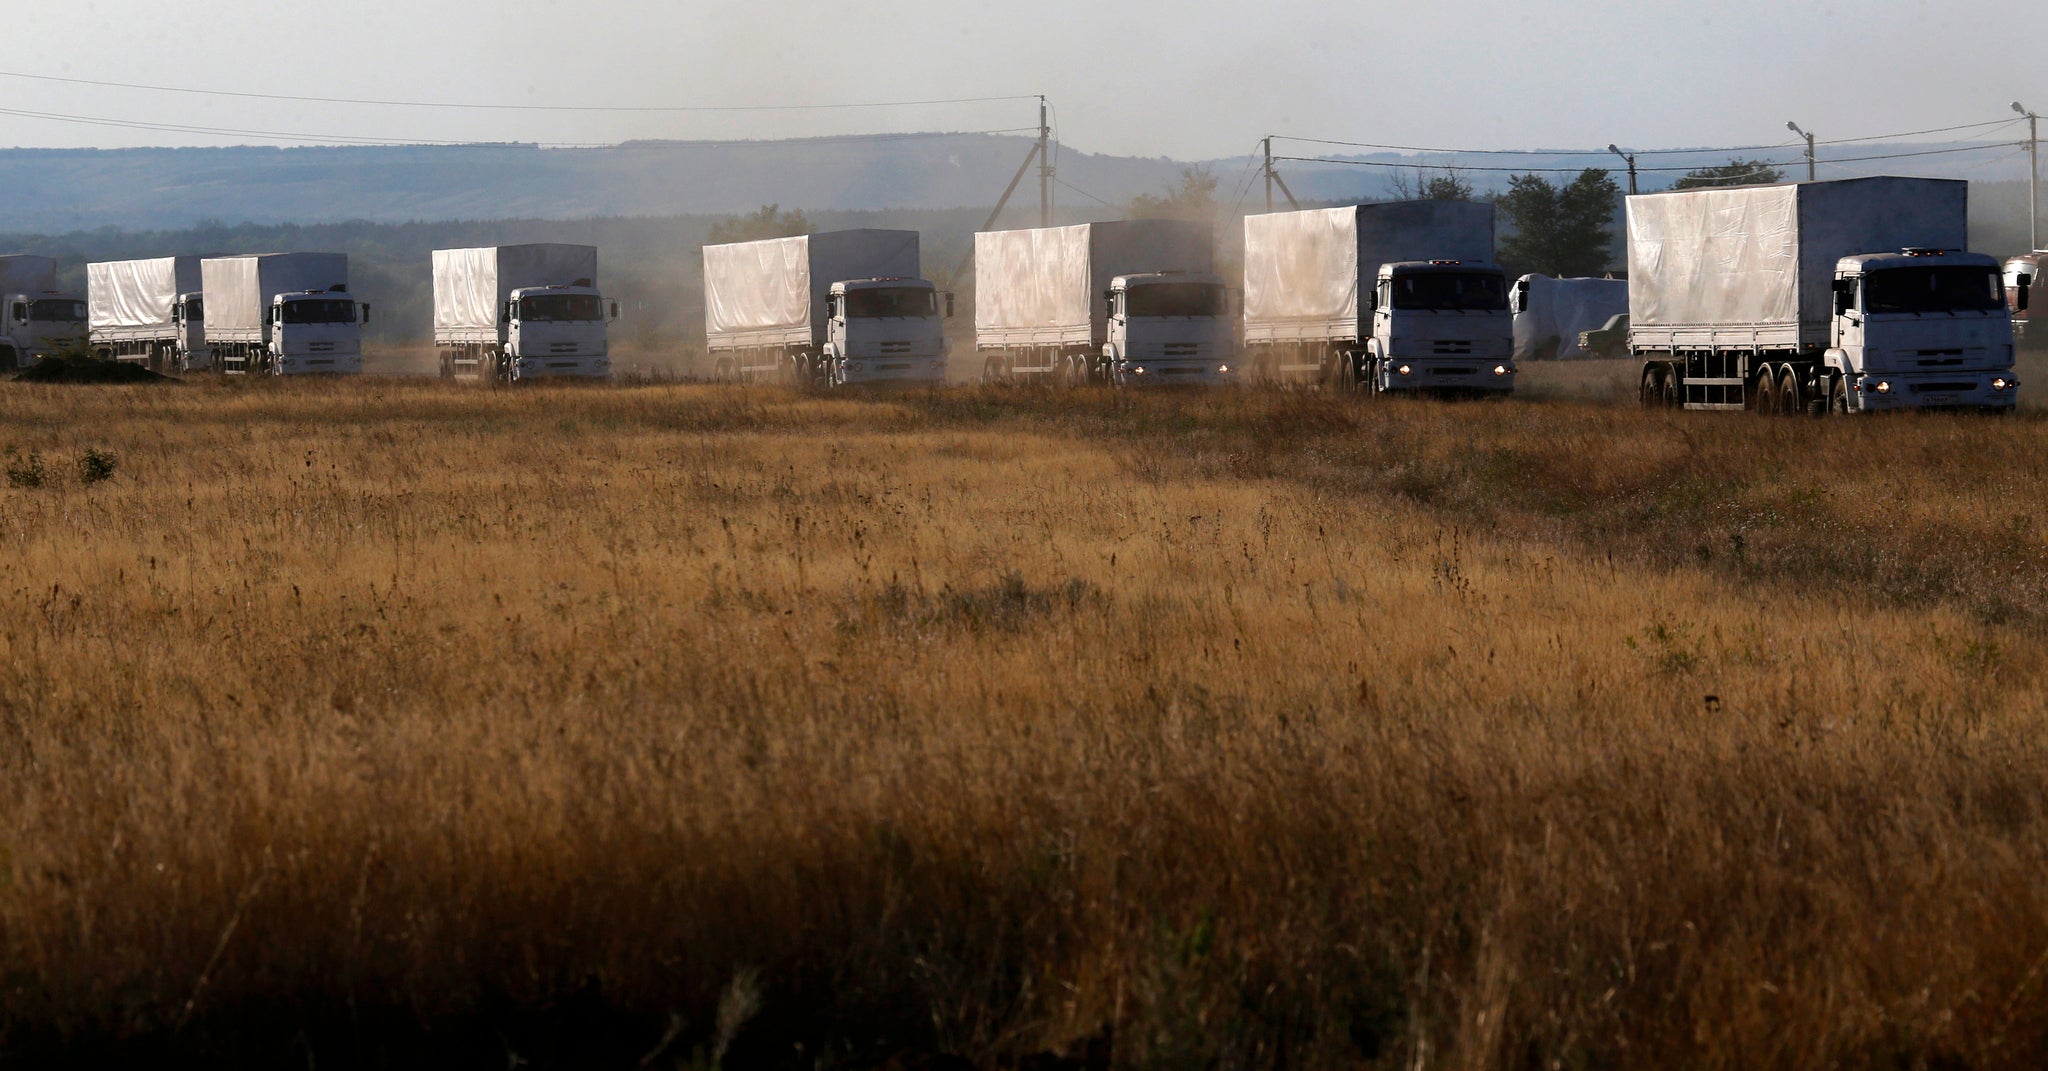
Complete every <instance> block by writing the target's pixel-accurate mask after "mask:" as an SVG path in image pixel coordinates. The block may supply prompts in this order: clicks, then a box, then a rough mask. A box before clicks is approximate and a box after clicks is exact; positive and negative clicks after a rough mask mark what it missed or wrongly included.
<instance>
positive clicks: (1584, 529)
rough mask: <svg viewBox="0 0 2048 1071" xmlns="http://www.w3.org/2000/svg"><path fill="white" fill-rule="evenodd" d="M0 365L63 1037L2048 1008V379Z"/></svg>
mask: <svg viewBox="0 0 2048 1071" xmlns="http://www.w3.org/2000/svg"><path fill="white" fill-rule="evenodd" d="M0 427H4V429H5V440H6V441H5V442H0V450H5V449H10V448H11V450H12V454H11V455H10V459H9V461H8V465H9V466H10V467H14V468H20V467H21V466H23V465H24V464H25V463H26V461H25V459H26V458H27V457H28V456H29V455H30V454H34V455H36V456H37V457H39V458H41V459H43V461H44V463H45V465H44V467H45V471H46V473H47V476H46V478H45V479H44V481H43V482H42V484H41V485H40V486H13V487H0V546H4V547H6V548H7V551H8V552H7V553H6V554H5V555H4V556H0V993H4V994H5V997H4V999H0V1054H9V1055H11V1056H12V1058H13V1059H15V1060H17V1061H21V1062H37V1061H44V1060H57V1059H71V1060H98V1059H114V1058H121V1059H129V1060H134V1059H145V1058H151V1059H165V1058H171V1059H193V1060H200V1059H203V1060H207V1061H210V1062H212V1063H214V1064H215V1065H234V1064H248V1065H259V1064H264V1065H267V1064H275V1063H281V1062H285V1061H291V1062H294V1063H298V1062H302V1061H303V1062H308V1063H317V1064H318V1065H319V1066H335V1065H342V1066H394V1065H417V1066H425V1065H429V1064H431V1065H434V1066H450V1065H464V1066H466V1065H472V1064H474V1065H479V1066H481V1065H485V1064H489V1065H491V1066H502V1065H504V1064H505V1063H507V1062H509V1061H510V1060H512V1059H514V1058H517V1059H520V1060H525V1061H529V1062H532V1063H535V1064H539V1065H543V1066H548V1065H552V1066H633V1065H636V1064H642V1063H644V1064H645V1065H648V1066H658V1065H692V1064H712V1063H722V1064H723V1065H725V1066H786V1067H797V1066H805V1067H858V1066H872V1065H876V1064H879V1063H882V1062H885V1061H889V1060H892V1059H893V1060H894V1061H895V1062H896V1063H897V1064H898V1065H900V1066H915V1065H924V1066H932V1064H931V1060H930V1055H929V1054H934V1053H950V1054H956V1055H958V1056H961V1057H964V1058H966V1059H968V1060H971V1061H973V1062H975V1063H979V1064H984V1065H1005V1066H1010V1065H1014V1066H1026V1065H1029V1066H1034V1067H1036V1066H1049V1065H1048V1063H1047V1061H1048V1060H1049V1059H1050V1058H1051V1057H1050V1056H1048V1055H1046V1054H1053V1055H1058V1056H1064V1057H1067V1058H1071V1059H1072V1060H1074V1061H1076V1062H1078V1063H1083V1064H1090V1065H1114V1066H1119V1067H1125V1066H1128V1067H1218V1066H1229V1067H1237V1066H1276V1067H1277V1066H1291V1067H1302V1066H1307V1067H1326V1066H1360V1065H1365V1066H1383V1067H1390V1068H1391V1067H1403V1068H1408V1067H1418V1068H1419V1067H1447V1068H1516V1069H1519V1068H1552V1067H1556V1068H1595V1067H1679V1066H1683V1067H1725V1068H1808V1067H1816V1066H1844V1067H1850V1066H1853V1067H1897V1068H1908V1067H1979V1068H1993V1067H2015V1068H2018V1067H2038V1066H2041V1065H2042V1064H2043V1063H2044V1062H2048V1001H2044V999H2043V987H2044V986H2048V882H2044V878H2048V814H2044V791H2043V789H2044V785H2048V773H2044V771H2048V737H2044V734H2043V730H2044V729H2048V716H2044V713H2043V708H2044V703H2043V699H2044V691H2048V689H2044V685H2043V669H2044V666H2048V658H2044V654H2048V649H2044V644H2043V640H2042V638H2041V636H2042V625H2043V623H2044V620H2048V596H2044V593H2043V588H2042V583H2043V581H2042V573H2043V563H2044V557H2043V549H2042V545H2041V535H2040V533H2041V532H2042V531H2044V530H2048V529H2044V524H2048V517H2044V516H2043V515H2042V514H2043V506H2042V502H2041V497H2040V496H2039V495H2038V493H2036V492H2035V490H2034V489H2036V488H2038V487H2040V486H2041V485H2042V482H2041V481H2042V476H2043V473H2042V468H2043V466H2044V464H2048V462H2044V461H2043V460H2041V459H2042V458H2043V456H2044V451H2043V447H2044V445H2048V442H2044V440H2048V424H2044V423H2043V422H2041V421H2038V420H2034V419H2032V418H2029V417H2021V418H2015V419H2008V420H2002V421H2001V420H1956V419H1947V418H1935V419H1910V418H1909V419H1900V420H1881V421H1819V422H1803V421H1783V422H1770V421H1757V420H1746V419H1742V418H1739V417H1725V418H1724V417H1712V416H1698V415H1685V414H1650V415H1646V414H1642V413H1638V412H1633V411H1627V410H1621V409H1615V408H1611V407H1599V406H1581V405H1573V404H1562V403H1559V404H1523V403H1510V404H1500V405H1489V404H1473V405H1455V406H1445V405H1436V404H1430V403H1413V404H1409V403H1402V404H1393V405H1387V406H1383V407H1378V408H1370V407H1356V406H1347V405H1341V404H1334V403H1331V402H1328V401H1326V400H1323V399H1320V398H1317V397H1315V396H1313V395H1300V396H1296V395H1284V394H1276V395H1263V394H1251V395H1237V394H1228V395H1162V396H1108V395H1100V394H1096V393H1094V392H1079V393H1074V394H1057V393H1042V394H1041V393H1033V392H1028V391H1010V392H990V391H959V392H951V393H944V394H931V395H906V396H898V397H880V398H857V399H814V398H804V397H800V396H796V395H791V394H786V393H781V392H777V391H770V390H741V389H732V388H716V387H644V388H636V389H617V390H523V391H502V392H492V391H483V390H476V389H460V388H450V387H443V386H441V385H438V384H413V383H395V382H371V381H365V382H359V383H338V384H311V385H302V384H281V385H268V384H251V385H242V386H238V387H211V386H209V387H184V388H177V389H122V388H89V389H64V388H28V387H22V386H18V385H17V386H15V387H12V388H10V389H9V390H7V391H5V392H0ZM87 450H96V451H100V452H102V453H103V454H111V455H112V456H113V457H115V458H116V459H117V466H116V468H115V472H114V476H113V478H111V479H108V480H104V481H101V482H96V483H90V484H88V483H86V482H84V479H83V476H82V473H81V470H80V469H79V468H78V467H77V465H78V459H79V458H80V457H82V456H83V454H84V453H85V451H87ZM1034 1054H1036V1055H1034Z"/></svg>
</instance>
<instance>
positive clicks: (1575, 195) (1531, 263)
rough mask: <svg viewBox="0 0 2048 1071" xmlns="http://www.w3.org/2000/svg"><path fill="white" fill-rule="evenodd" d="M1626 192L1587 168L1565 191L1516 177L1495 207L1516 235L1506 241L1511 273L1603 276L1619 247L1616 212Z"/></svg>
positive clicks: (1503, 251)
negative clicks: (1615, 219) (1615, 237)
mask: <svg viewBox="0 0 2048 1071" xmlns="http://www.w3.org/2000/svg"><path fill="white" fill-rule="evenodd" d="M1620 199H1621V187H1620V186H1617V185H1615V183H1614V178H1613V176H1611V175H1609V174H1608V173H1607V172H1605V171H1602V170H1599V169H1597V168H1587V169H1586V170H1584V171H1581V172H1579V176H1578V177H1577V178H1575V179H1573V180H1571V181H1570V182H1568V183H1565V184H1564V185H1563V186H1556V185H1553V184H1551V182H1550V180H1548V179H1546V178H1544V177H1543V176H1541V175H1516V176H1514V177H1513V178H1510V179H1509V180H1508V190H1507V192H1506V193H1503V194H1501V195H1500V197H1499V199H1498V200H1496V201H1495V202H1494V206H1495V207H1496V208H1497V209H1498V210H1499V212H1500V214H1501V215H1502V216H1503V217H1505V222H1506V223H1507V225H1508V226H1509V227H1510V228H1512V229H1513V233H1512V234H1510V235H1508V236H1507V237H1506V238H1503V239H1501V242H1500V261H1501V265H1502V266H1503V267H1505V268H1507V269H1508V270H1509V273H1510V274H1520V273H1524V272H1542V273H1543V274H1545V275H1557V276H1572V275H1599V274H1600V273H1601V272H1604V271H1606V270H1607V267H1608V264H1609V262H1610V261H1611V259H1612V252H1613V247H1614V230H1613V224H1614V208H1615V205H1616V204H1617V203H1618V202H1619V201H1620Z"/></svg>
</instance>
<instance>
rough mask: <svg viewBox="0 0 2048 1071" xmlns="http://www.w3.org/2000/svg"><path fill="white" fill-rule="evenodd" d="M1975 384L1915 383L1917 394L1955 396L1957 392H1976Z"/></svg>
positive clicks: (1914, 388) (1914, 391)
mask: <svg viewBox="0 0 2048 1071" xmlns="http://www.w3.org/2000/svg"><path fill="white" fill-rule="evenodd" d="M1976 389H1977V385H1976V384H1975V383H1915V384H1913V393H1915V394H1953V393H1955V392H1957V391H1966V390H1976Z"/></svg>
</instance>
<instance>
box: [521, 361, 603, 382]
mask: <svg viewBox="0 0 2048 1071" xmlns="http://www.w3.org/2000/svg"><path fill="white" fill-rule="evenodd" d="M611 374H612V359H611V358H610V357H608V356H607V357H573V356H572V357H521V358H519V359H518V360H516V361H513V362H512V378H513V379H516V380H529V379H604V378H607V377H609V376H610V375H611Z"/></svg>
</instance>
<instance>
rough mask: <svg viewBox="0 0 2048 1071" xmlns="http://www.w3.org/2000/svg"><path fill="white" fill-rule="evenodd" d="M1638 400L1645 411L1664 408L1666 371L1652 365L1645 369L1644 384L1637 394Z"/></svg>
mask: <svg viewBox="0 0 2048 1071" xmlns="http://www.w3.org/2000/svg"><path fill="white" fill-rule="evenodd" d="M1636 400H1637V401H1638V402H1640V403H1641V404H1642V407H1643V408H1645V409H1662V408H1664V370H1663V369H1662V368H1659V367H1657V366H1656V365H1651V366H1650V367H1648V368H1645V369H1643V383H1642V387H1641V389H1639V390H1638V391H1637V392H1636Z"/></svg>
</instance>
